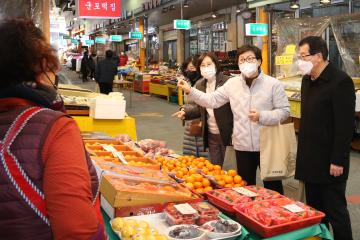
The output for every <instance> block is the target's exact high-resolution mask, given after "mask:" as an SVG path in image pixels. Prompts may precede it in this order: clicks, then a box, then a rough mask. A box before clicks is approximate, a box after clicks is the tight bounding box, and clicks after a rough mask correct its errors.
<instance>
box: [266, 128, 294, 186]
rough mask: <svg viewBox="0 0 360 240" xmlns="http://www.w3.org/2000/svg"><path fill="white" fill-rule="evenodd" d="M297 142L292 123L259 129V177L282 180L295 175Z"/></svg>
mask: <svg viewBox="0 0 360 240" xmlns="http://www.w3.org/2000/svg"><path fill="white" fill-rule="evenodd" d="M296 151H297V142H296V136H295V129H294V123H288V124H283V125H281V124H279V125H275V126H264V127H262V128H261V129H260V175H261V179H262V180H265V181H269V180H283V179H286V178H289V177H292V176H294V175H295V165H296Z"/></svg>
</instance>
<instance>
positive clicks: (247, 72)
mask: <svg viewBox="0 0 360 240" xmlns="http://www.w3.org/2000/svg"><path fill="white" fill-rule="evenodd" d="M258 68H259V66H258V63H257V62H256V63H248V62H244V63H242V64H240V65H239V69H240V71H241V73H242V74H243V75H244V76H245V77H247V78H250V77H253V76H255V75H256V74H257V73H258Z"/></svg>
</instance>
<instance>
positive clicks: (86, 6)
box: [78, 0, 121, 18]
mask: <svg viewBox="0 0 360 240" xmlns="http://www.w3.org/2000/svg"><path fill="white" fill-rule="evenodd" d="M120 3H121V1H119V0H78V13H79V17H80V18H120V16H121V6H120Z"/></svg>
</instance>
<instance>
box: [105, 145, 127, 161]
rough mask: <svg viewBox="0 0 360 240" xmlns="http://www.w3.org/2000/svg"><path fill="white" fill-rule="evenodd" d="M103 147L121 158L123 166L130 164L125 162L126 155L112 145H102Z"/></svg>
mask: <svg viewBox="0 0 360 240" xmlns="http://www.w3.org/2000/svg"><path fill="white" fill-rule="evenodd" d="M101 146H102V147H103V148H104V149H105V150H106V151H109V152H111V153H112V154H113V155H114V156H115V157H117V158H119V159H120V161H121V162H122V163H123V164H128V162H127V161H126V160H125V157H124V155H123V154H122V153H121V152H118V151H116V149H115V148H114V147H113V146H111V145H106V144H101Z"/></svg>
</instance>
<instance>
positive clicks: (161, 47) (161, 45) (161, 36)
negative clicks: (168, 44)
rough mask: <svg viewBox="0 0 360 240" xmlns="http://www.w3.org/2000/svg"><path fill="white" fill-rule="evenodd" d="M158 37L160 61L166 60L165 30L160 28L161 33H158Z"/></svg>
mask: <svg viewBox="0 0 360 240" xmlns="http://www.w3.org/2000/svg"><path fill="white" fill-rule="evenodd" d="M158 38H159V59H158V61H159V63H160V62H163V60H164V30H162V29H160V30H159V34H158Z"/></svg>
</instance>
